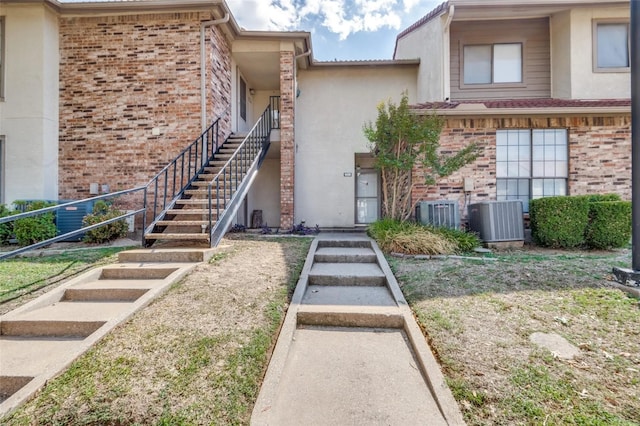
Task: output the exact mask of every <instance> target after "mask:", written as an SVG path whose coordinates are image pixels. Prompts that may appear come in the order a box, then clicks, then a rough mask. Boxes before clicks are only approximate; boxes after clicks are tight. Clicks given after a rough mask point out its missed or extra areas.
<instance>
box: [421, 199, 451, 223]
mask: <svg viewBox="0 0 640 426" xmlns="http://www.w3.org/2000/svg"><path fill="white" fill-rule="evenodd" d="M416 220H418V222H420V223H421V224H423V225H433V226H441V227H446V228H454V229H458V227H459V226H460V213H459V211H458V202H457V201H455V200H453V201H451V200H442V201H421V202H419V203H418V205H417V206H416Z"/></svg>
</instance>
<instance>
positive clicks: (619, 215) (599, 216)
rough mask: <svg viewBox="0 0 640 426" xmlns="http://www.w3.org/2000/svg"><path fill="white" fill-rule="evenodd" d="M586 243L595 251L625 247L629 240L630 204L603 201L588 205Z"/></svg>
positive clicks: (628, 202)
mask: <svg viewBox="0 0 640 426" xmlns="http://www.w3.org/2000/svg"><path fill="white" fill-rule="evenodd" d="M585 237H586V243H587V245H588V246H589V247H591V248H595V249H610V248H617V247H625V246H626V245H627V244H629V240H630V239H631V202H630V201H605V202H596V203H590V204H589V225H588V226H587V229H586V232H585Z"/></svg>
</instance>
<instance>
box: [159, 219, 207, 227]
mask: <svg viewBox="0 0 640 426" xmlns="http://www.w3.org/2000/svg"><path fill="white" fill-rule="evenodd" d="M214 223H215V222H214ZM156 225H158V226H202V225H204V226H209V221H208V220H160V221H158V222H157V223H156Z"/></svg>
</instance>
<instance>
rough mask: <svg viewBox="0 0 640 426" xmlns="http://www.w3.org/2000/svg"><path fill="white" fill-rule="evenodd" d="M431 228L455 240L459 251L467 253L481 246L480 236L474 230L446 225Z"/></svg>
mask: <svg viewBox="0 0 640 426" xmlns="http://www.w3.org/2000/svg"><path fill="white" fill-rule="evenodd" d="M430 229H431V230H432V231H433V232H435V233H436V234H439V235H442V236H443V237H445V238H446V239H448V240H449V241H453V242H455V243H456V245H457V246H458V250H457V252H458V253H467V252H470V251H473V249H474V248H476V247H479V246H480V238H478V236H477V235H476V234H474V233H473V232H466V231H462V230H460V229H453V228H445V227H430Z"/></svg>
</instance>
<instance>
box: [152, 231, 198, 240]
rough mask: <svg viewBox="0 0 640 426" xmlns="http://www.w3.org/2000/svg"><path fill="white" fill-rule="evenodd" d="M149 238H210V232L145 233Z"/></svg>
mask: <svg viewBox="0 0 640 426" xmlns="http://www.w3.org/2000/svg"><path fill="white" fill-rule="evenodd" d="M144 237H145V238H146V239H147V240H209V234H208V233H205V234H162V233H150V234H145V235H144Z"/></svg>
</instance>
